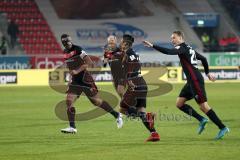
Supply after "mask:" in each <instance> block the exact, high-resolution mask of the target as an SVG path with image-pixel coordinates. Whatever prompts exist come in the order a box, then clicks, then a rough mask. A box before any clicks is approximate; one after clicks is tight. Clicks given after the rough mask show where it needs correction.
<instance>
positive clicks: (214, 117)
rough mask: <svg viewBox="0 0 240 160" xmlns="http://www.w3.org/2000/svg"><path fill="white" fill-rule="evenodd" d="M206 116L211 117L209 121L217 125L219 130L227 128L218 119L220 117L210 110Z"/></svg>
mask: <svg viewBox="0 0 240 160" xmlns="http://www.w3.org/2000/svg"><path fill="white" fill-rule="evenodd" d="M206 115H207V116H208V117H209V119H211V121H212V122H213V123H214V124H216V125H217V126H218V128H219V129H223V128H225V127H226V126H225V125H224V124H223V123H222V121H221V120H220V119H219V118H218V116H217V115H216V113H215V112H214V111H213V110H212V109H210V110H209V111H208V112H207V113H206Z"/></svg>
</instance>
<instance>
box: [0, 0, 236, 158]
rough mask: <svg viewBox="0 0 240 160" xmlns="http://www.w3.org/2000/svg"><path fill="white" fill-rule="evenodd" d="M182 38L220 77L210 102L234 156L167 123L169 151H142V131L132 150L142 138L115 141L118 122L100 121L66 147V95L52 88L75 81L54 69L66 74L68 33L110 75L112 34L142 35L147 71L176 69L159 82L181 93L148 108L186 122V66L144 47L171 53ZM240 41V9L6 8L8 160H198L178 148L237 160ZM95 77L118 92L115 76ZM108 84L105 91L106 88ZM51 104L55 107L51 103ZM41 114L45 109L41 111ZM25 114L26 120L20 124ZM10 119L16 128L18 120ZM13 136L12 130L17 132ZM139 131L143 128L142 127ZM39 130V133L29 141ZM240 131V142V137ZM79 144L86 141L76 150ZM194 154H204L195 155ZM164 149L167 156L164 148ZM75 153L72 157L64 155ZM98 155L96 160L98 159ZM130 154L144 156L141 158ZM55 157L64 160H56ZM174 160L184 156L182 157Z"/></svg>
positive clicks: (201, 3) (129, 1)
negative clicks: (107, 58)
mask: <svg viewBox="0 0 240 160" xmlns="http://www.w3.org/2000/svg"><path fill="white" fill-rule="evenodd" d="M174 30H181V31H183V32H184V34H185V39H186V42H187V43H189V44H190V45H192V46H193V47H194V48H195V49H196V50H198V51H199V52H200V53H203V55H204V56H205V57H206V58H207V59H208V62H209V64H210V66H211V70H210V71H211V72H213V73H214V74H215V76H216V77H217V79H218V81H217V84H208V85H207V88H208V89H209V96H210V100H211V98H212V99H213V100H212V101H211V102H212V103H213V105H215V104H216V107H218V108H217V111H218V110H219V112H220V113H222V114H221V115H224V116H223V117H224V118H223V119H224V120H226V121H227V123H228V125H229V126H230V128H232V129H233V134H232V137H231V136H230V137H229V139H230V140H229V141H226V142H225V143H224V144H225V145H226V148H224V147H222V148H221V147H220V148H219V145H220V146H221V143H217V145H216V144H212V143H214V142H211V140H210V138H211V137H213V134H211V135H210V134H208V135H207V136H206V138H205V139H204V140H203V142H202V141H201V139H200V138H198V139H194V138H192V139H191V138H189V136H190V137H194V136H195V135H194V134H192V132H193V131H191V130H190V129H189V128H190V127H189V126H190V125H191V123H187V122H184V123H183V124H181V125H182V127H183V128H188V129H185V130H184V132H181V131H180V132H179V134H180V135H176V137H175V136H174V133H175V132H176V130H174V129H177V128H178V127H179V125H178V127H177V126H175V125H174V123H170V124H169V122H163V127H162V128H161V124H160V130H161V131H160V133H161V132H165V131H166V132H165V133H163V135H164V136H165V141H164V140H163V142H162V145H163V146H160V145H159V146H157V145H147V149H146V148H145V146H143V145H142V143H140V142H139V141H141V138H142V137H143V136H142V135H141V132H142V130H141V128H140V129H139V128H136V130H135V131H137V132H139V133H140V134H139V133H136V135H138V136H139V137H138V136H137V138H136V137H131V138H130V139H131V140H132V141H133V142H130V143H129V141H130V140H127V139H129V137H127V134H128V133H129V132H135V131H134V130H133V129H132V130H127V131H125V132H124V131H122V133H125V134H124V135H123V134H121V136H122V140H121V137H119V135H120V133H115V132H116V131H114V129H112V130H111V129H107V131H108V132H110V133H111V134H113V135H110V138H109V137H108V136H109V135H107V134H106V133H104V134H102V133H101V131H102V132H104V130H105V128H104V127H106V126H105V124H107V125H109V124H111V118H109V117H108V116H107V117H106V116H105V117H102V118H100V120H99V121H97V120H93V123H91V122H89V126H88V122H86V123H85V124H83V126H84V127H85V129H80V130H84V131H83V133H81V131H80V133H79V137H77V138H76V137H75V138H74V137H67V136H64V137H62V135H60V133H59V134H57V133H58V132H57V131H58V129H60V128H61V127H62V126H63V124H65V122H64V123H62V121H60V120H58V119H57V118H56V116H55V114H54V105H55V104H56V103H57V102H58V101H60V100H62V99H64V95H62V94H58V93H55V92H54V91H52V90H50V89H49V87H48V85H49V81H51V80H53V81H61V82H65V81H67V77H66V74H64V75H63V76H61V75H56V74H55V73H53V72H52V71H53V70H54V68H57V67H58V66H61V65H62V64H64V61H63V59H62V54H61V53H62V49H63V48H62V46H61V41H60V36H61V34H62V33H67V34H69V35H70V36H71V37H72V38H73V41H74V42H75V43H76V44H77V45H80V46H82V47H83V48H84V49H85V50H86V51H87V52H88V54H89V55H91V57H92V59H93V61H94V64H95V67H101V66H102V55H103V46H104V45H105V44H106V39H107V37H108V36H109V35H110V34H114V35H116V36H117V37H119V38H120V37H121V36H122V35H123V34H125V33H128V34H131V35H133V36H134V37H135V39H136V42H135V44H134V49H135V50H136V51H137V52H138V53H139V55H140V58H141V61H142V66H143V70H146V71H147V70H149V67H150V68H151V67H154V68H155V67H161V66H167V67H168V68H167V69H168V70H167V72H166V74H165V75H164V76H162V77H159V78H161V80H164V81H167V82H169V83H172V84H173V86H174V89H173V91H172V92H170V93H169V94H168V95H166V97H168V96H169V97H170V98H166V97H165V98H164V100H161V98H159V97H155V99H151V100H150V102H148V103H149V104H150V106H151V107H149V108H150V110H151V109H152V110H154V111H157V110H158V108H157V106H159V105H166V106H173V107H171V108H172V109H170V110H168V111H169V112H171V113H178V111H177V109H175V108H174V103H175V98H176V96H177V93H178V92H179V89H180V87H181V86H182V83H184V81H185V76H184V75H183V73H182V70H181V68H180V67H179V65H180V64H179V60H178V57H177V56H166V55H162V54H161V53H157V52H156V51H154V50H152V49H149V48H146V47H144V46H143V45H142V40H145V39H146V40H149V41H152V42H154V43H157V44H159V45H162V46H166V47H169V48H171V47H172V46H171V44H170V35H171V33H172V31H174ZM239 40H240V1H239V0H0V97H1V101H2V103H1V104H0V108H1V110H2V111H1V113H0V124H1V125H0V126H1V127H2V128H0V129H3V132H0V156H1V157H0V159H16V158H17V159H55V158H56V157H57V159H66V158H68V157H71V158H74V159H81V158H82V159H84V158H85V159H86V158H87V159H88V158H89V156H90V158H89V159H117V158H118V157H115V155H118V154H116V153H113V152H114V150H117V149H118V144H120V146H119V147H120V148H121V149H122V150H121V153H122V154H123V155H127V156H126V157H121V158H122V159H138V158H140V159H141V158H144V159H156V158H158V157H161V156H163V158H164V159H176V158H179V159H193V158H194V155H191V154H190V153H189V154H187V155H186V154H185V152H183V153H182V152H181V151H182V150H181V149H176V150H175V151H174V149H175V147H176V148H177V147H179V146H181V145H183V147H185V148H186V149H188V150H189V152H198V153H196V154H195V155H196V156H198V157H197V158H199V156H200V155H204V154H205V152H204V151H199V150H201V149H202V147H203V146H204V147H203V148H205V149H206V148H208V147H210V149H207V150H208V153H207V154H208V155H209V156H208V157H204V158H203V159H208V158H209V159H211V160H212V159H219V158H220V157H221V156H222V158H223V159H225V158H229V157H231V158H230V159H237V156H239V153H238V152H239V151H237V150H235V149H234V147H237V146H238V145H239V138H236V137H237V136H236V135H237V133H236V132H235V133H236V134H234V128H237V126H238V128H239V118H238V117H239V116H238V115H237V113H239V111H240V110H239V109H238V108H237V106H238V105H239V104H238V99H239V87H240V83H239V82H240V72H239V66H240V51H239V45H240V41H239ZM94 77H95V78H96V81H97V82H108V83H109V82H111V74H110V71H109V70H108V69H104V70H101V71H98V72H94ZM205 78H206V77H205ZM218 82H220V84H219V83H218ZM99 84H100V86H101V84H102V83H99ZM109 84H110V83H109ZM20 86H21V87H20ZM23 86H24V87H23ZM100 88H102V89H106V90H108V91H109V90H110V91H112V92H114V90H113V89H112V86H111V85H108V86H104V85H103V86H101V87H100ZM176 88H177V90H176ZM42 97H43V98H42ZM44 99H45V100H46V101H43V100H44ZM159 99H160V100H159ZM225 102H227V103H226V105H230V106H232V107H230V108H231V111H229V110H227V109H226V108H225V107H227V106H226V105H225ZM83 103H84V105H86V106H90V103H88V102H87V100H86V102H85V100H84V99H83ZM152 106H153V107H152ZM19 107H22V109H19ZM35 107H36V108H38V110H37V111H36V110H35V109H36V108H35ZM41 107H42V110H41V109H40V108H41ZM82 107H84V106H82ZM163 108H165V107H163ZM25 109H26V110H28V111H29V112H27V111H26V110H25ZM24 110H25V111H24ZM83 110H84V109H83ZM21 112H22V113H24V114H25V115H22V114H20V113H21ZM10 113H12V114H10ZM36 114H37V115H36ZM9 117H13V118H14V117H15V118H16V119H14V120H12V118H10V119H9ZM36 120H37V121H38V122H37V123H36ZM231 122H232V123H231ZM129 123H131V122H129ZM59 124H60V125H59ZM184 124H185V126H184ZM91 125H92V127H91ZM97 125H99V126H97ZM195 125H196V124H195ZM9 126H12V127H10V128H9ZM39 126H40V128H41V129H43V130H44V131H43V132H42V131H39V130H38V129H37V127H39ZM167 126H168V127H170V128H168V127H167ZM33 127H36V128H33ZM94 127H95V128H94ZM132 127H135V126H134V125H133V124H132ZM46 128H47V129H46ZM52 128H54V129H52ZM103 128H104V129H103ZM138 129H139V131H138ZM164 129H165V131H164ZM178 129H180V128H178ZM29 130H33V131H30V132H29ZM89 130H92V132H91V131H89ZM236 131H238V133H239V129H236ZM41 132H42V135H41ZM56 132H57V133H56ZM93 132H97V134H99V135H101V134H102V135H103V137H101V138H103V139H102V140H100V141H98V139H97V138H99V137H97V135H95V136H92V137H91V134H93ZM167 132H168V133H169V134H168V133H167ZM185 132H186V133H185ZM189 132H190V133H189ZM215 132H217V131H216V130H213V129H212V130H211V133H214V134H215ZM15 134H17V136H16V135H15ZM56 134H57V135H56ZM114 134H116V135H114ZM181 134H182V135H181ZM84 135H85V136H87V135H89V136H90V137H91V138H93V139H92V141H90V142H88V141H86V139H84ZM145 135H146V134H145ZM238 135H239V134H238ZM104 136H105V139H104ZM164 136H163V137H164ZM30 137H31V138H33V139H30ZM106 137H108V138H106ZM140 137H141V138H140ZM182 137H188V138H187V139H186V141H187V142H185V141H182V140H181V139H182ZM238 137H239V136H238ZM119 138H120V139H119ZM69 139H70V141H68V140H69ZM76 139H77V140H76ZM116 139H117V140H116ZM139 139H140V140H139ZM163 139H164V138H163ZM226 139H227V138H226ZM236 139H238V140H236ZM73 140H76V141H75V142H73ZM104 140H106V141H107V140H109V142H106V141H104ZM208 141H210V142H208ZM76 142H77V143H78V144H81V145H83V146H85V145H86V146H85V148H84V147H83V148H81V149H82V153H77V151H74V152H73V153H74V154H71V152H70V151H69V148H71V146H73V147H72V148H73V149H74V147H75V148H78V147H79V146H78V144H77V143H76ZM71 143H72V144H71ZM160 143H161V142H160ZM168 143H170V145H168ZM48 144H51V145H53V146H54V148H55V149H53V150H51V149H49V150H48V149H45V148H44V147H47V146H48ZM87 144H88V145H87ZM100 144H102V146H101V145H100ZM194 144H197V145H196V146H194ZM6 145H7V148H6ZM135 145H136V146H138V147H139V146H140V147H139V148H137V149H139V150H138V152H139V154H140V155H141V153H144V152H145V151H146V152H149V153H150V155H153V156H152V157H149V156H146V155H145V156H143V155H141V156H139V155H137V154H136V153H138V152H134V148H135ZM13 146H15V147H13ZM93 146H94V147H93ZM164 146H165V149H163V148H161V147H164ZM211 146H212V148H211ZM61 147H62V148H61ZM91 147H93V148H92V150H90V149H89V148H91ZM109 147H110V148H109ZM111 147H112V148H111ZM151 147H152V149H151ZM232 147H233V149H231V148H232ZM126 149H127V150H129V152H128V151H127V150H126ZM107 150H110V152H112V153H109V152H107ZM160 150H162V151H160ZM15 151H16V152H15ZM65 151H66V154H64V152H65ZM90 151H93V152H91V153H90ZM130 151H132V152H134V153H135V154H131V153H130ZM185 151H186V150H185ZM224 151H226V153H224V155H221V156H220V155H218V153H222V152H224ZM55 152H56V153H57V154H58V155H59V156H56V155H55V154H54V153H55ZM79 152H81V151H79ZM186 152H187V151H186ZM171 153H172V154H175V155H176V156H177V155H179V156H177V157H176V156H173V155H172V154H171ZM114 154H115V155H114ZM119 154H120V153H119ZM146 154H147V153H146ZM207 154H206V155H207ZM60 155H61V156H60ZM206 155H205V156H206ZM118 156H120V155H118ZM154 156H155V157H154ZM180 156H182V157H181V158H180ZM96 157H98V158H96ZM129 157H130V158H129ZM184 157H185V158H184ZM200 159H201V158H200Z"/></svg>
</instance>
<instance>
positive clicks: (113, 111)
mask: <svg viewBox="0 0 240 160" xmlns="http://www.w3.org/2000/svg"><path fill="white" fill-rule="evenodd" d="M99 107H100V108H102V109H104V110H105V111H106V112H108V113H110V114H111V115H113V117H115V118H118V116H119V113H118V112H116V111H115V110H114V109H113V108H112V107H111V106H110V105H109V104H108V103H107V102H106V101H103V102H102V104H101V105H100V106H99Z"/></svg>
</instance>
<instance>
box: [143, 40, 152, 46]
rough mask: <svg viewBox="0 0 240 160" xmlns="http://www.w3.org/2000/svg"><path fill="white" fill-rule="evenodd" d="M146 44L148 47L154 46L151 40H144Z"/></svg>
mask: <svg viewBox="0 0 240 160" xmlns="http://www.w3.org/2000/svg"><path fill="white" fill-rule="evenodd" d="M143 44H144V46H146V47H153V44H152V43H151V42H149V41H143Z"/></svg>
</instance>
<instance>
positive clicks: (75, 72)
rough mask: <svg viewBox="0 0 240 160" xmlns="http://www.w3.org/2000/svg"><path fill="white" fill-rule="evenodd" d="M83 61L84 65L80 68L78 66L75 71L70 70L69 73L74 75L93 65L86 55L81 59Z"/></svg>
mask: <svg viewBox="0 0 240 160" xmlns="http://www.w3.org/2000/svg"><path fill="white" fill-rule="evenodd" d="M83 60H84V62H85V64H83V65H81V66H80V67H79V68H78V69H76V70H71V71H70V73H71V74H72V75H76V74H78V73H80V72H82V71H84V70H86V69H87V68H88V67H89V66H91V65H92V64H93V62H92V60H91V58H90V57H89V56H88V55H86V56H85V57H84V58H83Z"/></svg>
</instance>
